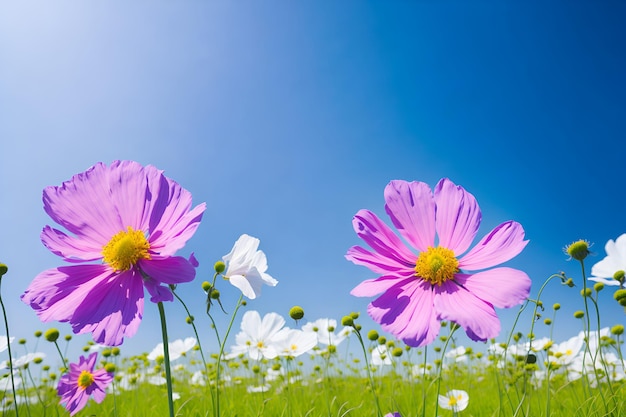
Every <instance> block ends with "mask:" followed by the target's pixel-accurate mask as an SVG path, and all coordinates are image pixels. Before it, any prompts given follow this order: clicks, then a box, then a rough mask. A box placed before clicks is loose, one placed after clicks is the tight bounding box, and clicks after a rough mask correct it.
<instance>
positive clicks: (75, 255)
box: [41, 226, 102, 262]
mask: <svg viewBox="0 0 626 417" xmlns="http://www.w3.org/2000/svg"><path fill="white" fill-rule="evenodd" d="M41 241H42V243H43V244H44V246H45V247H46V248H48V249H49V250H50V252H52V253H54V254H55V255H58V256H61V257H62V258H63V259H64V260H66V261H68V262H82V261H94V260H96V259H102V246H100V245H94V244H93V242H92V241H90V240H87V239H77V238H75V237H71V236H68V235H66V234H65V233H63V232H61V231H59V230H57V229H53V228H52V227H50V226H46V227H44V228H43V231H42V232H41Z"/></svg>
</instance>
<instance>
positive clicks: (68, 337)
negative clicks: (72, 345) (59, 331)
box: [65, 334, 72, 342]
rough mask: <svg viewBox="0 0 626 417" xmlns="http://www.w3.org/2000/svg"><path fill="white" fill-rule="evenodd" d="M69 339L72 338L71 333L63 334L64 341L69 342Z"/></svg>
mask: <svg viewBox="0 0 626 417" xmlns="http://www.w3.org/2000/svg"><path fill="white" fill-rule="evenodd" d="M70 340H72V335H71V334H66V335H65V341H66V342H69V341H70Z"/></svg>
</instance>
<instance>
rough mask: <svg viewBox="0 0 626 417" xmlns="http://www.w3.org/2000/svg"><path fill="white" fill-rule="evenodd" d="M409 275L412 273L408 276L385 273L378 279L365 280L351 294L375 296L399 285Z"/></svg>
mask: <svg viewBox="0 0 626 417" xmlns="http://www.w3.org/2000/svg"><path fill="white" fill-rule="evenodd" d="M409 277H410V275H409V276H408V277H406V276H404V277H403V276H397V275H383V276H382V277H378V278H376V279H366V280H365V281H363V282H361V283H360V284H359V285H357V286H356V287H354V288H353V289H352V291H350V294H351V295H354V296H355V297H374V296H376V295H378V294H381V293H383V292H385V291H387V290H388V289H390V288H391V287H393V286H395V285H397V284H398V283H399V282H404V281H405V280H406V279H407V278H409Z"/></svg>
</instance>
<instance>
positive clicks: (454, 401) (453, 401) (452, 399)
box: [448, 395, 463, 407]
mask: <svg viewBox="0 0 626 417" xmlns="http://www.w3.org/2000/svg"><path fill="white" fill-rule="evenodd" d="M462 398H463V396H461V395H457V396H456V397H455V396H454V395H451V396H450V398H448V405H449V406H450V407H454V406H455V405H457V404H458V402H459V401H460V400H461V399H462Z"/></svg>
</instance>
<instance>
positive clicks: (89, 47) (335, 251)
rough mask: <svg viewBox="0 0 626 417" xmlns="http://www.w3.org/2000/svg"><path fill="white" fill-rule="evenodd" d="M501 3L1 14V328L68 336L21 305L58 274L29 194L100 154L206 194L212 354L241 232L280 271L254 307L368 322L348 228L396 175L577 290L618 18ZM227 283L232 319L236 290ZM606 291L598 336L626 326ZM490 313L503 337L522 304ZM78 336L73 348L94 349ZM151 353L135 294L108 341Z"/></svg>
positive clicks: (624, 9) (613, 179) (593, 213)
mask: <svg viewBox="0 0 626 417" xmlns="http://www.w3.org/2000/svg"><path fill="white" fill-rule="evenodd" d="M515 3H517V4H513V3H509V2H496V1H493V2H487V1H484V2H483V1H480V2H461V1H459V2H448V1H443V2H436V1H414V2H408V1H392V2H378V1H360V0H359V1H341V2H336V1H314V2H303V1H299V2H294V1H263V2H256V1H239V2H227V1H210V2H208V1H199V0H194V1H176V2H173V1H152V2H147V1H135V2H130V3H129V2H118V1H91V2H78V1H71V2H70V1H55V2H53V3H51V2H32V1H24V2H19V3H18V2H2V3H1V4H0V141H1V142H0V143H1V144H2V148H1V156H2V158H1V162H0V189H1V190H2V191H1V195H2V197H1V200H0V224H1V227H2V234H1V235H0V236H1V239H0V261H2V262H4V263H6V264H8V265H9V268H10V271H9V274H8V275H7V276H6V277H5V278H4V279H3V282H2V295H3V299H4V301H5V303H6V305H7V307H8V314H9V317H10V322H11V324H12V333H13V335H15V336H17V337H26V338H28V339H29V346H31V347H32V346H33V343H32V334H33V332H34V331H35V330H36V329H42V330H45V329H47V328H49V327H58V328H59V329H61V332H62V334H66V333H69V332H70V329H69V326H66V325H59V324H56V323H52V324H41V323H39V321H38V319H37V317H36V315H35V313H34V312H33V311H32V310H31V309H30V308H29V307H27V306H26V305H23V304H22V303H21V302H20V301H19V295H20V294H21V293H22V292H23V291H24V289H25V288H26V287H27V285H28V284H29V283H30V281H31V280H32V278H33V277H34V276H35V275H37V274H38V273H39V272H41V271H43V270H44V269H48V268H52V267H55V266H58V265H60V264H62V262H61V260H60V259H59V258H57V257H56V256H54V255H52V254H50V253H49V252H48V251H47V250H46V249H45V248H44V247H43V245H42V244H41V242H40V240H39V234H40V231H41V229H42V227H43V226H44V225H46V224H50V220H49V219H48V217H47V216H46V214H45V213H44V211H43V209H42V202H41V193H42V189H43V188H44V187H45V186H48V185H59V184H61V182H63V181H65V180H67V179H69V178H70V177H71V176H72V175H74V174H75V173H78V172H81V171H83V170H84V169H86V168H88V167H89V166H91V165H93V164H94V163H96V162H98V161H103V162H106V163H109V162H111V161H112V160H114V159H133V160H137V161H139V162H141V163H143V164H153V165H155V166H157V167H159V168H160V169H163V170H165V172H166V174H167V175H168V176H169V177H171V178H173V179H174V180H176V181H178V182H179V183H181V184H182V185H183V186H184V187H185V188H187V189H189V190H190V191H191V192H192V193H193V195H194V199H195V201H196V202H197V203H200V202H202V201H206V202H207V204H208V209H207V211H206V212H205V215H204V219H203V222H202V224H201V226H200V228H199V230H198V232H197V233H196V235H195V236H194V238H193V239H192V240H191V241H190V242H189V243H188V245H187V246H186V247H185V249H184V250H183V251H182V252H181V253H182V254H188V253H189V252H191V251H194V252H195V253H196V255H197V257H198V259H199V261H200V262H201V266H200V268H199V270H198V276H197V279H196V281H195V282H193V283H191V284H187V285H182V286H181V287H180V288H179V293H180V294H181V296H182V297H183V298H184V299H185V300H186V301H187V303H188V305H189V307H190V308H191V310H192V312H194V314H195V315H196V317H197V318H198V324H199V325H200V332H201V337H203V343H204V344H205V346H206V347H207V348H208V349H211V350H215V349H216V347H215V342H214V338H213V334H212V332H211V331H210V330H209V328H208V320H206V319H205V318H203V317H202V315H203V314H202V311H203V308H204V293H203V292H202V290H201V288H200V284H201V282H202V281H204V280H208V279H209V278H210V277H211V275H212V266H213V263H214V262H215V261H216V260H219V259H220V258H221V256H222V255H224V254H226V253H228V251H229V250H230V249H231V247H232V244H233V243H234V242H235V240H236V239H237V238H238V237H239V235H240V234H242V233H248V234H250V235H253V236H256V237H258V238H260V239H261V249H262V250H264V251H265V253H266V254H267V257H268V261H269V270H268V272H269V273H270V274H271V275H273V276H274V277H275V278H276V279H278V280H279V281H280V283H279V285H278V286H277V287H275V288H269V287H265V288H264V289H263V294H262V296H261V297H260V298H258V299H257V300H255V301H252V302H250V303H249V308H250V309H256V310H258V311H260V312H261V314H265V313H267V312H271V311H275V312H278V313H280V314H283V315H284V316H286V315H287V312H288V309H289V308H290V307H291V306H292V305H294V304H299V305H301V306H302V307H304V309H305V313H306V318H308V319H310V320H315V319H318V318H322V317H331V318H336V319H340V318H341V316H343V315H344V314H346V313H349V312H351V311H360V312H363V313H364V312H365V308H366V305H367V303H368V302H369V301H370V300H369V299H365V298H355V297H352V296H350V295H349V291H350V289H352V288H353V287H354V286H355V285H356V284H358V283H359V282H360V281H361V280H363V279H367V278H371V277H373V274H372V273H370V272H369V271H368V270H367V269H366V268H364V267H359V266H356V265H353V264H351V263H349V262H348V261H346V260H345V259H344V254H345V252H346V250H347V249H348V248H349V247H350V246H352V245H355V244H360V243H361V242H360V241H359V239H358V238H357V237H356V235H355V233H354V232H353V230H352V226H351V218H352V216H353V215H354V214H355V213H356V212H357V210H359V209H361V208H368V209H370V210H373V211H374V212H376V213H378V214H379V215H380V216H381V217H385V213H384V209H383V204H384V201H383V189H384V187H385V185H386V184H387V183H388V182H389V181H390V180H392V179H405V180H420V181H425V182H428V183H429V184H431V185H434V184H435V183H436V182H437V181H438V180H439V179H440V178H441V177H449V178H450V179H452V180H453V181H454V182H456V183H457V184H460V185H463V186H464V187H465V188H466V189H467V190H468V191H470V192H472V193H473V194H474V195H475V196H476V198H477V199H478V202H479V204H480V206H481V208H482V211H483V224H482V227H481V230H480V232H479V236H482V235H483V234H485V233H488V232H489V231H490V230H491V228H493V227H494V226H496V225H497V224H499V223H501V222H503V221H506V220H509V219H513V220H517V221H519V222H520V223H522V224H523V226H524V228H525V229H526V236H527V238H528V239H530V244H529V245H528V246H527V248H526V249H525V250H524V252H523V253H522V254H521V255H520V256H519V257H518V258H516V259H515V260H514V261H513V262H510V263H508V265H509V266H514V267H517V268H522V269H524V270H525V271H527V272H528V274H529V275H530V276H531V278H532V279H533V290H532V292H533V296H535V295H536V292H537V290H538V289H539V286H540V285H541V283H542V282H543V281H544V280H545V279H546V278H547V277H548V276H549V275H550V274H551V273H554V272H558V271H560V270H564V271H566V272H568V274H570V275H572V276H573V277H574V278H575V279H576V280H577V282H578V285H579V288H580V284H581V283H580V271H579V267H578V266H577V265H576V264H574V263H572V262H567V261H566V256H565V255H564V254H563V253H562V248H563V246H564V245H566V244H567V243H569V242H571V241H573V240H576V239H579V238H585V239H588V240H589V241H591V242H593V243H594V245H593V247H592V249H593V250H594V252H596V256H595V257H593V258H591V260H590V262H589V264H588V270H589V269H590V267H591V265H592V264H593V263H594V262H596V261H599V260H600V259H602V257H603V256H604V244H605V242H606V241H607V240H608V239H615V238H616V237H617V236H619V235H620V234H622V233H624V232H626V216H624V212H625V211H624V210H625V207H626V193H625V191H624V190H625V188H624V163H625V156H626V145H624V136H625V135H624V132H625V128H626V117H625V116H624V115H625V114H626V98H625V97H626V82H625V81H624V71H625V69H626V55H625V54H624V51H625V50H626V26H624V24H623V22H624V21H625V19H626V5H625V4H624V3H622V2H617V1H613V2H612V1H606V2H588V1H580V2H578V1H566V2H524V4H520V3H519V2H515ZM219 288H220V289H221V290H222V294H223V302H224V305H225V307H226V309H227V310H228V311H229V312H230V311H232V307H233V304H234V303H235V300H236V297H237V295H238V294H237V291H236V290H235V289H234V288H231V287H230V286H229V285H228V284H227V283H226V282H222V283H221V285H220V287H219ZM611 292H612V291H606V293H603V294H601V296H602V297H601V300H602V304H603V305H602V316H603V317H604V321H603V325H613V324H616V323H620V322H621V323H623V322H624V312H623V309H622V308H621V307H619V306H617V305H616V303H615V302H614V301H613V299H612V297H611V294H610V293H611ZM545 300H546V304H547V305H548V306H550V305H552V303H553V302H555V301H558V302H560V303H561V304H562V305H563V310H562V312H561V316H560V318H558V319H557V322H558V327H557V329H556V330H557V332H556V337H560V338H561V339H562V338H566V337H569V336H571V335H574V334H576V333H578V331H579V330H580V322H579V321H575V320H574V319H573V318H571V316H572V312H573V311H574V310H578V309H581V308H582V299H581V298H580V297H579V295H578V289H565V288H564V287H561V286H560V285H559V284H558V283H557V282H554V283H552V284H551V285H550V286H549V288H548V290H547V293H546V296H545ZM166 311H167V313H168V319H169V326H170V333H171V338H172V339H174V338H179V337H186V336H190V335H191V329H190V327H189V326H187V325H186V324H184V321H183V320H184V317H185V314H184V312H183V310H182V308H181V307H180V305H178V304H171V305H167V306H166ZM499 313H500V316H501V317H502V320H503V327H504V328H505V329H506V328H510V325H511V322H512V318H513V317H514V313H515V311H506V312H505V311H499ZM216 317H217V318H218V324H219V325H220V326H222V328H223V326H224V325H225V324H226V317H225V316H223V315H220V314H219V313H217V312H216ZM305 321H306V320H305ZM236 323H237V324H236V326H238V324H239V320H237V322H236ZM363 324H364V326H365V327H366V328H372V327H374V324H373V323H372V322H370V321H368V320H366V319H363ZM540 329H541V326H540ZM521 330H522V331H524V332H525V331H527V330H528V322H524V323H523V326H522V328H521ZM538 333H539V332H538ZM502 337H504V335H502ZM75 340H76V342H75V343H74V344H73V345H72V346H73V347H75V348H76V350H77V351H78V349H80V346H82V343H84V341H86V340H87V338H86V337H85V338H76V339H75ZM159 340H160V333H159V327H158V312H157V309H156V306H155V305H151V304H146V310H145V315H144V321H143V323H142V325H141V327H140V330H139V333H138V334H137V335H136V336H135V337H134V338H132V339H129V340H127V342H126V343H125V344H124V346H123V351H124V350H125V351H126V352H127V353H137V352H140V351H150V350H151V349H152V348H153V347H154V345H156V343H158V342H159Z"/></svg>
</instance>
